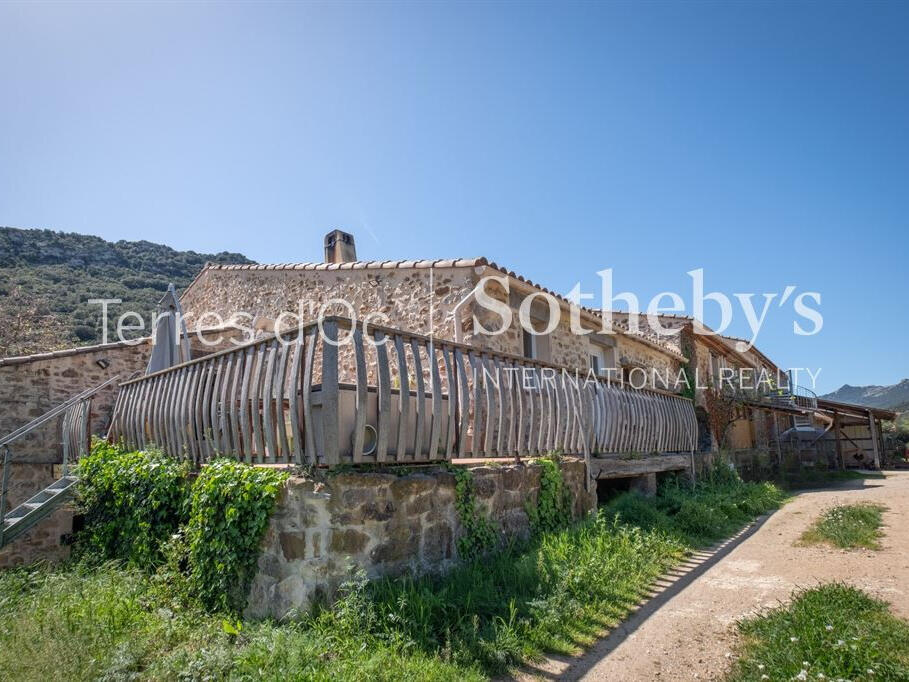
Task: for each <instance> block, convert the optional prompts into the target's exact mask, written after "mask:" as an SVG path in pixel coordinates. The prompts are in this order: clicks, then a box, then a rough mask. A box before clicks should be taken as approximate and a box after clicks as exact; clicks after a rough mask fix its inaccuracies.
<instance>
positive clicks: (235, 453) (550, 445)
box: [109, 317, 696, 467]
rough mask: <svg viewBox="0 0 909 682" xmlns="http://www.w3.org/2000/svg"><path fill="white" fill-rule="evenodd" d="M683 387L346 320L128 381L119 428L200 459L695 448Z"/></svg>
mask: <svg viewBox="0 0 909 682" xmlns="http://www.w3.org/2000/svg"><path fill="white" fill-rule="evenodd" d="M695 436H696V422H695V416H694V409H693V405H692V403H691V401H690V400H688V399H686V398H683V397H681V396H678V395H675V394H672V393H668V392H663V391H654V390H640V389H632V388H624V387H618V386H615V385H610V384H609V383H607V382H606V381H605V380H603V379H599V378H595V377H593V376H592V375H586V374H585V373H584V372H578V371H575V370H573V369H570V368H566V367H559V366H556V365H551V364H547V363H542V362H538V361H535V360H530V359H527V358H522V357H517V356H513V355H506V354H501V353H494V352H489V351H487V350H484V349H481V348H477V347H474V346H468V345H464V344H459V343H454V342H451V341H447V340H442V339H433V338H429V337H426V336H421V335H418V334H413V333H410V332H405V331H402V330H398V329H391V328H387V327H381V326H378V325H365V326H364V325H354V324H353V323H352V321H351V320H349V319H346V318H340V317H332V318H327V319H325V320H323V321H321V322H319V323H315V322H314V323H309V324H307V325H304V326H301V327H300V328H298V329H294V330H292V331H287V332H285V333H282V334H279V335H273V336H269V337H267V338H264V339H261V340H258V341H256V342H254V343H250V344H247V345H244V346H238V347H236V348H234V349H230V350H227V351H223V352H220V353H216V354H214V355H209V356H206V357H203V358H200V359H198V360H193V361H191V362H187V363H185V364H182V365H178V366H176V367H172V368H169V369H167V370H163V371H161V372H157V373H155V374H150V375H147V376H144V377H141V378H138V379H134V380H132V381H127V382H125V383H123V384H121V390H120V394H119V396H118V399H117V404H116V406H115V408H114V415H113V418H112V424H111V428H110V432H109V437H110V438H111V439H112V440H114V441H123V443H124V444H125V445H126V446H128V447H135V448H144V447H149V446H152V445H156V446H158V447H161V448H163V449H164V450H165V451H166V452H168V453H170V454H172V455H174V456H177V457H181V458H186V459H188V460H189V461H191V462H192V463H193V464H195V465H201V464H204V463H205V462H206V461H208V460H210V459H212V458H214V457H218V456H227V457H233V458H236V459H238V460H241V461H245V462H248V463H252V464H296V465H301V466H317V467H334V466H338V465H342V464H361V463H376V464H414V463H430V462H444V461H453V460H458V459H468V458H505V457H507V458H520V457H524V456H536V455H541V454H545V453H547V452H552V451H560V452H563V453H566V454H577V455H585V456H588V457H590V456H594V457H602V456H609V455H629V454H633V455H648V454H652V453H660V454H664V453H690V452H692V451H693V449H694V444H695Z"/></svg>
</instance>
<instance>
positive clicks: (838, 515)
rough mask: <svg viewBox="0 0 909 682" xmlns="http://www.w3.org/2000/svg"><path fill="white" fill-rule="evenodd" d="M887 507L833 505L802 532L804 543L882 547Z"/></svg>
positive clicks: (864, 503)
mask: <svg viewBox="0 0 909 682" xmlns="http://www.w3.org/2000/svg"><path fill="white" fill-rule="evenodd" d="M885 510H886V507H883V506H881V505H879V504H871V503H868V502H863V503H860V504H849V505H839V506H836V507H832V508H830V509H828V510H827V511H825V512H824V513H823V514H822V515H821V517H820V518H819V519H818V520H817V521H815V522H814V523H813V524H812V525H811V527H810V528H809V529H808V530H806V531H805V532H804V533H803V534H802V542H804V543H806V544H829V545H833V546H834V547H841V548H843V549H856V548H865V549H880V542H879V540H880V537H881V530H880V528H881V521H882V519H883V514H884V511H885Z"/></svg>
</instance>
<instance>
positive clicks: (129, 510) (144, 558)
mask: <svg viewBox="0 0 909 682" xmlns="http://www.w3.org/2000/svg"><path fill="white" fill-rule="evenodd" d="M78 473H79V487H78V492H79V502H80V505H81V507H82V510H83V513H84V515H85V529H84V530H82V531H81V532H80V533H79V535H78V537H77V544H76V549H77V551H78V552H80V553H81V554H82V555H83V556H93V557H96V558H99V559H120V560H123V561H125V562H127V563H128V564H131V565H134V566H140V567H146V568H147V567H150V566H155V565H157V564H160V563H161V562H162V561H163V560H164V554H163V551H162V546H163V543H164V542H165V541H166V540H167V539H168V538H169V537H170V536H171V535H172V534H173V533H175V532H176V531H177V529H178V528H179V527H180V525H181V524H182V523H183V522H184V521H185V520H186V511H187V499H188V497H189V481H188V478H187V476H188V474H189V467H188V466H187V465H186V464H185V463H179V462H177V461H176V460H174V459H173V458H171V457H168V456H167V455H165V454H164V453H163V452H160V451H154V450H150V451H145V450H142V451H138V452H124V451H123V450H121V449H120V448H119V447H116V446H114V445H110V444H108V443H107V442H105V441H101V440H96V441H95V442H94V443H93V444H92V449H91V453H90V454H88V455H87V456H86V457H83V458H82V460H81V461H80V462H79V469H78Z"/></svg>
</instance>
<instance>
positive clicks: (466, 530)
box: [451, 467, 497, 560]
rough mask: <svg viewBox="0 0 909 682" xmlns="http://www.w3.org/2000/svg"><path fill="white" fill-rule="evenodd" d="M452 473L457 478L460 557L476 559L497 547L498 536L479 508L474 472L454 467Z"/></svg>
mask: <svg viewBox="0 0 909 682" xmlns="http://www.w3.org/2000/svg"><path fill="white" fill-rule="evenodd" d="M451 472H452V473H453V474H454V477H455V509H456V510H457V513H458V519H459V520H460V522H461V529H462V533H461V536H460V537H459V538H458V555H459V556H460V557H461V559H465V560H469V559H474V558H476V557H478V556H482V555H483V554H485V553H486V552H488V551H489V550H491V549H492V548H493V547H495V544H496V540H497V534H496V531H495V529H494V528H493V526H492V524H491V523H490V522H489V519H487V518H486V517H485V516H483V514H481V513H480V510H479V509H478V508H477V501H476V496H475V495H474V490H473V472H472V471H470V470H469V469H466V468H464V467H452V468H451Z"/></svg>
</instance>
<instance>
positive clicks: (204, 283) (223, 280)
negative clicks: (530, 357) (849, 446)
mask: <svg viewBox="0 0 909 682" xmlns="http://www.w3.org/2000/svg"><path fill="white" fill-rule="evenodd" d="M451 262H452V261H448V263H451ZM469 262H473V261H469ZM347 265H354V266H356V267H351V268H347V269H338V268H335V269H324V268H323V269H313V267H312V266H310V265H301V266H267V267H266V268H265V269H262V268H261V267H259V268H243V267H237V268H231V267H230V266H226V267H217V266H215V267H211V268H207V269H206V270H203V272H202V273H201V274H200V276H199V277H198V278H197V279H196V281H195V282H193V284H192V285H191V286H190V287H189V288H188V289H187V290H186V291H185V292H184V294H183V297H182V298H181V305H182V306H183V309H184V311H185V312H186V314H187V315H188V316H189V318H190V319H189V322H188V324H189V325H190V326H192V325H193V324H194V323H196V324H218V323H220V321H221V320H223V321H228V320H234V321H235V322H236V323H237V324H242V325H246V326H249V327H253V328H259V329H262V330H269V329H270V328H272V327H273V325H274V324H277V326H278V327H280V328H288V327H291V326H295V325H296V323H297V321H298V320H301V321H311V320H315V319H316V318H317V317H318V316H319V314H320V312H325V313H326V314H337V315H341V316H344V317H351V316H352V315H353V316H354V317H356V318H357V319H358V320H363V319H364V317H365V316H367V315H375V314H378V313H380V314H382V315H384V316H386V317H385V318H380V317H376V316H374V317H370V321H372V322H375V323H377V324H382V325H386V326H389V327H393V328H396V329H401V330H403V331H408V332H413V333H417V334H422V335H427V336H428V335H430V334H432V335H433V336H435V337H436V338H442V339H447V340H450V341H453V340H455V339H456V337H457V334H456V327H460V329H461V340H462V341H463V342H464V343H467V344H470V345H472V346H475V347H476V348H479V349H483V350H488V351H493V352H499V353H506V354H510V355H517V356H521V355H523V354H524V346H523V330H522V328H521V325H520V322H519V319H518V307H519V305H520V302H521V300H522V299H523V295H526V294H527V293H530V292H534V291H536V292H539V291H543V290H542V289H539V288H534V287H530V286H528V285H527V283H526V282H525V283H522V285H521V287H522V288H518V287H516V286H512V287H510V296H509V295H508V294H506V292H505V291H504V289H503V288H501V287H500V285H499V284H498V283H496V282H491V283H489V284H487V287H486V293H487V294H488V295H489V296H490V297H491V298H494V299H496V300H499V301H501V302H503V303H505V304H506V305H508V306H509V307H510V308H511V310H512V320H511V324H510V325H509V327H508V328H507V329H505V330H504V331H503V332H502V333H501V334H495V335H486V334H482V333H479V334H474V333H473V331H474V329H473V319H474V317H476V318H477V320H478V321H479V322H480V324H481V325H482V326H483V327H484V328H486V329H490V330H498V328H499V326H500V325H501V318H500V317H499V315H498V314H496V313H495V312H493V311H490V310H488V309H486V308H484V307H482V306H480V305H479V304H478V303H477V302H476V301H475V300H474V299H472V298H470V295H471V292H473V291H474V289H475V287H476V285H477V283H478V282H479V281H480V280H481V279H482V278H483V277H486V276H495V277H503V276H505V273H503V272H501V271H498V270H495V269H492V268H491V267H487V266H473V267H471V266H467V265H464V266H451V265H449V266H447V267H441V266H440V267H432V268H429V267H416V266H413V267H411V266H403V265H401V266H399V265H395V264H392V265H391V266H388V267H386V266H385V265H383V264H381V263H377V264H372V263H369V264H366V263H356V264H347ZM465 298H466V299H467V302H466V303H465V304H464V305H462V306H461V307H460V308H457V306H458V304H459V303H460V302H461V301H462V300H464V299H465ZM338 300H342V301H347V302H348V303H349V304H350V306H351V307H350V308H348V307H347V306H345V305H343V304H340V303H337V301H338ZM332 301H335V303H331V302H332ZM536 303H538V304H539V305H535V306H534V307H533V308H532V310H531V316H532V317H533V318H534V320H535V324H536V328H537V329H538V330H540V331H542V330H543V329H544V328H545V324H546V321H547V320H548V310H547V307H546V306H545V305H543V303H542V300H538V301H537V302H536ZM323 306H325V307H324V308H323ZM282 313H293V314H294V315H296V316H297V318H294V317H289V316H285V317H283V318H280V320H281V321H280V322H276V320H278V319H279V316H280V315H281V314H282ZM238 316H239V317H238ZM456 318H457V319H456ZM582 324H583V326H584V328H586V329H590V330H592V331H599V330H600V327H601V324H600V322H599V320H598V319H597V318H596V317H595V316H593V315H591V314H589V313H587V312H585V313H583V315H582ZM593 337H594V335H593V334H587V335H576V334H574V333H572V331H571V326H570V318H569V314H568V306H567V303H565V302H564V301H562V307H561V309H560V320H559V324H558V325H557V327H556V328H555V329H554V330H553V331H552V332H551V333H550V334H548V335H546V337H545V338H541V339H540V340H539V342H538V346H539V347H540V348H541V349H542V352H541V354H540V356H539V359H541V360H543V361H545V362H550V363H553V364H556V365H561V366H564V367H568V368H571V369H578V370H581V371H587V370H588V369H589V367H590V355H591V343H592V338H593ZM608 343H609V344H610V345H614V346H615V348H616V349H617V350H616V357H615V358H614V360H616V361H617V362H625V363H629V364H634V365H635V366H641V367H644V368H647V370H648V371H647V372H646V376H645V377H644V379H645V383H644V385H646V386H650V387H653V386H654V385H655V384H654V381H653V372H651V371H650V369H655V370H657V372H658V373H659V375H660V376H665V375H666V374H667V372H668V373H669V376H671V377H674V376H676V375H677V373H678V369H679V367H680V360H681V357H680V355H679V353H678V351H677V350H673V349H670V348H668V347H663V346H661V345H659V344H658V343H657V342H655V341H651V340H648V339H646V338H645V337H644V336H634V335H631V334H624V333H622V332H618V333H617V334H615V335H614V336H612V337H610V340H609V341H608ZM635 385H640V381H638V380H636V382H635ZM656 385H657V387H659V384H656Z"/></svg>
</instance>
